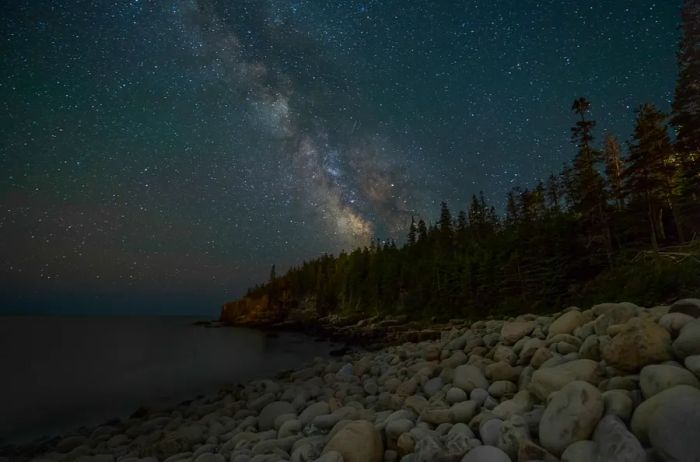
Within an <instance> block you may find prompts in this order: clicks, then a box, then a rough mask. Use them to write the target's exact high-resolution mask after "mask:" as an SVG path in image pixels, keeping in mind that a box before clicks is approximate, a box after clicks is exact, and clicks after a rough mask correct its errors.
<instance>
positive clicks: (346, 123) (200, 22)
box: [0, 0, 680, 312]
mask: <svg viewBox="0 0 700 462" xmlns="http://www.w3.org/2000/svg"><path fill="white" fill-rule="evenodd" d="M601 3H602V2H597V1H592V0H591V1H581V2H569V1H554V0H550V1H532V2H522V1H520V0H500V1H492V0H489V1H486V0H483V1H482V0H468V1H465V2H437V3H435V2H433V3H429V2H422V1H406V0H402V1H399V0H395V1H394V0H391V1H389V0H387V1H372V0H367V1H356V0H350V1H338V2H317V1H288V0H284V1H283V0H255V1H253V0H236V1H232V0H226V1H224V0H168V1H162V2H148V1H144V0H141V1H137V0H132V1H124V2H102V1H92V2H90V1H88V2H77V1H73V2H71V1H67V2H60V3H58V2H52V1H42V0H35V1H28V0H27V1H18V2H14V4H13V8H12V9H11V10H10V9H8V11H6V14H4V15H3V18H2V32H3V35H2V36H3V37H4V39H5V41H4V44H5V47H4V48H3V53H2V55H1V56H0V60H1V63H2V70H3V72H2V74H1V75H0V94H1V95H2V98H1V99H0V100H1V101H2V104H3V111H2V114H0V117H2V121H1V122H2V124H1V126H0V132H1V133H0V139H2V142H1V143H2V144H1V145H0V163H1V165H2V172H3V176H2V178H1V179H0V206H2V211H3V212H2V216H0V238H1V239H0V256H1V258H2V264H3V266H2V268H1V269H0V277H2V280H3V281H6V284H3V288H2V289H1V291H0V302H1V304H0V309H3V310H5V311H26V310H37V309H38V310H53V311H65V310H77V311H84V310H108V311H111V310H124V309H129V310H132V311H143V310H146V311H148V310H151V311H153V310H156V311H190V312H191V311H210V312H213V311H215V310H216V307H217V305H218V304H219V303H220V302H221V301H223V300H226V299H228V298H230V297H235V296H238V295H240V294H241V293H242V291H243V290H244V289H245V288H246V287H247V286H249V285H252V284H254V283H256V282H260V281H262V280H264V279H265V278H266V275H267V274H268V272H269V268H270V266H271V265H272V264H276V265H277V267H278V268H279V270H283V269H284V268H286V267H288V266H289V265H292V264H296V263H299V262H300V261H302V260H304V259H309V258H313V257H315V256H318V255H320V254H322V253H324V252H332V253H336V252H338V251H340V250H341V249H346V250H350V249H352V248H354V247H356V246H358V245H365V244H367V243H368V242H369V240H370V239H373V238H380V239H386V238H395V239H398V240H399V241H400V240H401V239H403V237H404V236H403V234H404V232H405V228H406V226H407V224H408V223H409V222H410V219H411V216H417V217H418V216H420V217H423V218H425V219H427V220H429V221H430V220H434V218H435V214H436V213H437V209H438V206H439V203H440V202H441V201H443V200H445V201H447V202H448V203H449V204H450V206H451V207H452V208H453V209H459V208H464V207H466V204H467V203H468V200H469V197H470V195H471V194H474V193H478V192H479V191H480V190H483V191H484V192H485V194H486V197H487V199H488V200H489V201H491V202H493V203H494V204H495V205H496V206H497V207H501V206H502V204H503V198H504V196H505V193H506V192H507V191H508V190H509V189H510V188H512V187H513V186H515V185H522V186H527V185H530V184H532V183H534V182H535V181H537V180H538V179H541V178H544V177H546V176H547V175H548V174H549V173H550V172H552V171H557V170H559V169H560V167H561V165H562V163H564V162H566V161H568V160H569V159H571V157H572V156H573V154H574V149H573V147H572V146H571V144H570V140H569V126H570V125H571V121H572V117H571V114H570V111H569V108H570V103H571V101H572V100H573V99H574V98H575V97H578V96H581V95H585V96H586V97H588V98H589V99H590V100H591V101H592V103H593V117H595V118H596V120H597V121H598V125H597V130H598V132H597V133H596V135H597V136H598V139H602V135H603V132H606V131H609V132H612V133H615V134H617V135H618V136H619V137H620V138H621V139H623V140H624V139H625V138H626V137H628V136H629V133H630V129H631V123H632V120H633V109H634V107H635V106H636V105H638V104H640V103H641V102H644V101H650V102H653V103H655V104H656V105H658V106H659V107H661V108H662V109H664V110H668V108H669V102H670V99H671V95H672V93H673V84H674V78H675V62H674V59H675V54H674V53H675V48H676V40H677V36H678V30H677V24H678V15H679V8H680V1H675V0H674V1H668V2H658V1H657V2H655V1H651V0H641V1H640V0H621V1H616V2H604V3H605V4H604V5H602V4H601ZM125 307H126V308H125Z"/></svg>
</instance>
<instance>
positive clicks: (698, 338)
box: [673, 319, 700, 358]
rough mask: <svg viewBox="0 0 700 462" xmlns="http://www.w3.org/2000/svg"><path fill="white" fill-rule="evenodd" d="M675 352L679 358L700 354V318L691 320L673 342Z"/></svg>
mask: <svg viewBox="0 0 700 462" xmlns="http://www.w3.org/2000/svg"><path fill="white" fill-rule="evenodd" d="M673 352H674V353H675V354H676V356H678V357H679V358H685V357H686V356H692V355H700V319H696V320H694V321H691V322H689V323H688V324H686V325H685V326H683V328H682V329H681V332H680V334H678V338H677V339H676V340H675V341H674V342H673Z"/></svg>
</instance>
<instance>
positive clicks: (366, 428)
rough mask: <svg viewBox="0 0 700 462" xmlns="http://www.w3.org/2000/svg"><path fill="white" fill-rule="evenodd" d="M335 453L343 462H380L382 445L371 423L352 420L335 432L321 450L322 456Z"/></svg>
mask: <svg viewBox="0 0 700 462" xmlns="http://www.w3.org/2000/svg"><path fill="white" fill-rule="evenodd" d="M330 451H336V452H338V453H340V454H341V455H342V456H343V461H344V462H382V459H383V457H384V444H383V442H382V437H381V435H380V434H379V432H378V431H377V430H376V429H375V428H374V425H372V423H371V422H369V421H366V420H354V421H351V422H348V423H347V424H345V426H343V427H342V428H341V429H340V430H339V431H338V432H336V433H335V434H334V435H333V436H332V437H331V438H330V439H329V441H328V443H327V444H326V446H325V447H324V448H323V454H325V453H327V452H330Z"/></svg>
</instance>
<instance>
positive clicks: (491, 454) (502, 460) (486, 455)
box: [462, 446, 511, 462]
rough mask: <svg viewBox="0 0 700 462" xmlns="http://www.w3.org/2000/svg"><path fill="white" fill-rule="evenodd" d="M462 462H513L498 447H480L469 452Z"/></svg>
mask: <svg viewBox="0 0 700 462" xmlns="http://www.w3.org/2000/svg"><path fill="white" fill-rule="evenodd" d="M462 462H511V459H510V457H508V454H506V453H505V452H503V451H502V450H500V449H498V448H497V447H494V446H479V447H476V448H474V449H472V450H471V451H469V452H468V453H467V455H466V456H464V458H462Z"/></svg>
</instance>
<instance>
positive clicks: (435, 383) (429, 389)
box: [423, 377, 443, 396]
mask: <svg viewBox="0 0 700 462" xmlns="http://www.w3.org/2000/svg"><path fill="white" fill-rule="evenodd" d="M442 386H443V383H442V379H441V378H440V377H434V378H432V379H430V380H428V381H427V382H425V383H424V384H423V392H424V393H425V394H426V395H428V396H433V395H435V394H436V393H437V392H439V391H440V390H442Z"/></svg>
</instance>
